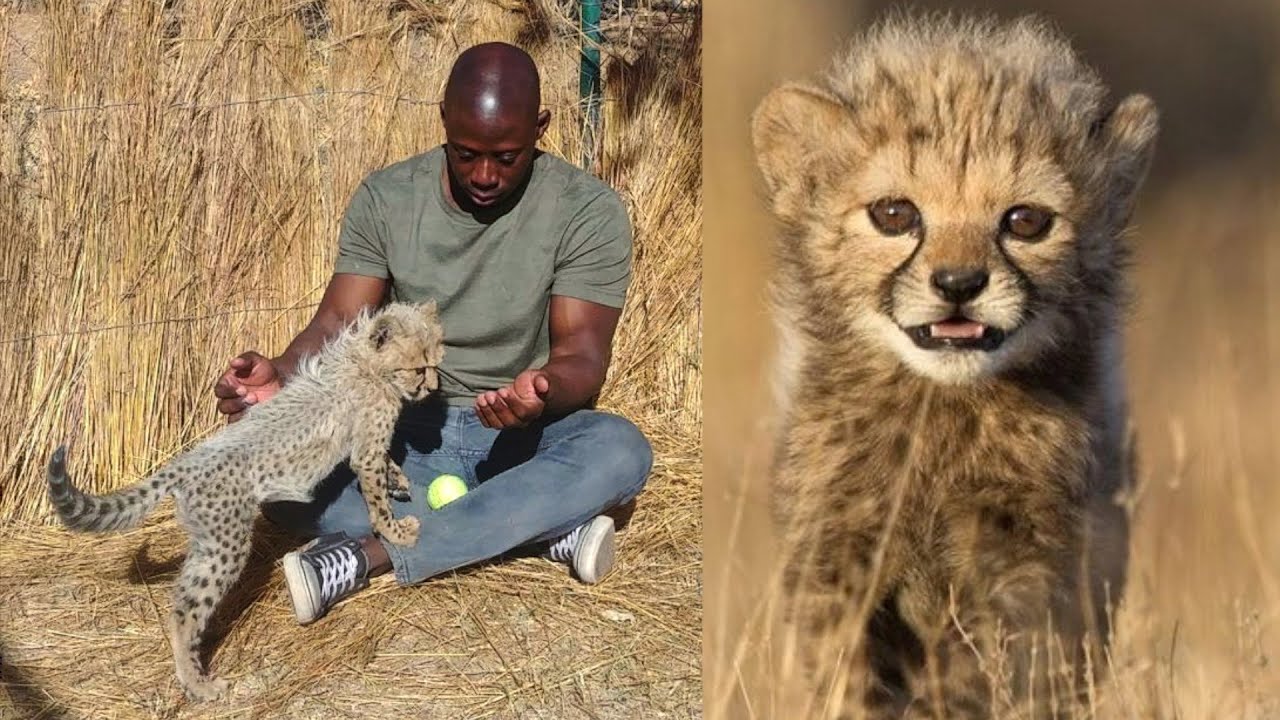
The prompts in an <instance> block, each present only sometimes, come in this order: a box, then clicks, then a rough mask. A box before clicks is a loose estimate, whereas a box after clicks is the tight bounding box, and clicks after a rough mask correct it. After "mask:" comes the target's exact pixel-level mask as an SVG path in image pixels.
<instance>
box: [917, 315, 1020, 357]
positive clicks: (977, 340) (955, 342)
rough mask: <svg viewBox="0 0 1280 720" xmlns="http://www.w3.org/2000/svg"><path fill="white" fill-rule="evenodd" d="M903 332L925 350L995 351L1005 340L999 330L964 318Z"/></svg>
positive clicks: (921, 326)
mask: <svg viewBox="0 0 1280 720" xmlns="http://www.w3.org/2000/svg"><path fill="white" fill-rule="evenodd" d="M903 331H904V332H906V333H907V335H909V336H910V337H911V340H912V341H913V342H915V344H916V345H917V346H918V347H921V348H924V349H925V350H943V349H951V350H995V349H996V348H998V347H1000V343H1002V342H1004V338H1005V332H1004V331H1003V330H1001V329H1000V328H995V327H991V326H990V325H983V324H982V323H980V322H977V321H974V320H970V319H969V318H965V317H952V318H947V319H946V320H942V321H940V322H936V323H928V324H927V325H915V326H912V327H908V328H903Z"/></svg>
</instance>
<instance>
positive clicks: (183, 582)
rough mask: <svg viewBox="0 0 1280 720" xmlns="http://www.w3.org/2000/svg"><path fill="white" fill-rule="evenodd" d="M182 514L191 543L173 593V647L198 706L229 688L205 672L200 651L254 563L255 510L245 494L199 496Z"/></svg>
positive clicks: (184, 504) (188, 500)
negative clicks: (225, 603) (230, 595)
mask: <svg viewBox="0 0 1280 720" xmlns="http://www.w3.org/2000/svg"><path fill="white" fill-rule="evenodd" d="M178 511H179V517H180V519H181V522H182V524H183V526H184V527H186V529H187V531H188V532H189V533H190V534H191V541H190V549H189V551H188V553H187V559H186V562H185V563H183V565H182V571H181V572H180V573H179V575H178V580H177V582H176V583H175V584H174V588H173V611H172V612H171V613H170V615H169V642H170V644H171V645H172V647H173V660H174V663H175V665H176V667H177V674H178V683H179V684H180V685H181V686H182V689H183V690H184V691H185V692H186V693H187V695H188V696H189V697H191V698H192V699H193V700H212V699H214V698H216V697H218V696H220V695H222V694H223V693H224V692H225V691H226V689H227V683H226V681H225V680H222V679H220V678H217V677H216V676H214V675H213V674H212V673H209V674H205V673H203V672H201V668H200V645H201V641H202V640H203V637H204V632H205V630H206V629H207V628H208V625H209V619H210V618H211V617H212V616H213V613H214V611H215V610H216V609H217V607H218V604H219V603H220V602H222V599H223V598H224V597H225V596H226V594H227V591H228V590H230V589H231V586H232V585H234V584H235V581H236V579H237V578H238V577H239V576H240V572H241V571H242V570H243V569H244V566H245V562H246V561H247V560H248V558H249V548H250V544H249V541H250V537H251V534H252V531H253V517H254V511H255V505H254V501H253V499H252V498H251V497H249V496H248V495H245V494H240V495H236V494H233V493H228V494H227V495H225V496H222V497H218V498H205V497H201V496H199V495H195V496H190V497H182V498H181V499H179V501H178Z"/></svg>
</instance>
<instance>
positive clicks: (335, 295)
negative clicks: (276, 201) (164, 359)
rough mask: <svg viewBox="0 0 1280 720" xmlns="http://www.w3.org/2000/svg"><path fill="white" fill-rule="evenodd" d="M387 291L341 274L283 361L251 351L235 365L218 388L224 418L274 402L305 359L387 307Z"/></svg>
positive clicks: (382, 283) (376, 281)
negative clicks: (363, 314)
mask: <svg viewBox="0 0 1280 720" xmlns="http://www.w3.org/2000/svg"><path fill="white" fill-rule="evenodd" d="M386 290H387V281H386V280H384V279H382V278H376V277H367V276H364V275H350V274H342V273H340V274H335V275H334V276H333V278H332V279H330V280H329V285H328V287H326V288H325V291H324V297H322V298H321V299H320V307H318V308H316V314H315V315H314V316H313V317H312V318H311V322H309V323H308V324H307V327H306V328H304V329H303V330H302V332H300V333H298V336H297V337H295V338H294V339H293V341H292V342H290V343H289V346H288V347H287V348H285V351H284V352H283V353H281V354H280V356H279V357H277V358H275V359H269V358H267V357H264V356H263V355H260V354H258V353H256V352H254V351H252V350H250V351H248V352H245V353H241V354H240V355H239V356H238V357H236V358H235V359H233V360H232V361H231V366H230V368H228V369H227V371H226V372H225V373H224V374H223V375H222V377H221V378H220V379H219V380H218V382H217V384H216V385H214V388H213V394H214V395H215V396H217V398H218V412H220V413H222V414H223V415H226V416H227V418H228V419H229V420H231V421H233V422H234V421H235V420H238V419H239V418H240V414H241V413H243V412H244V411H245V409H246V408H247V407H248V406H250V405H255V404H257V403H260V402H264V401H266V400H268V399H269V398H271V397H272V396H273V395H275V394H276V393H277V392H279V391H280V386H281V385H282V384H283V383H284V382H285V381H286V380H287V379H288V378H289V376H290V375H292V374H293V373H294V372H295V371H296V370H297V368H298V362H299V361H300V360H302V358H303V357H305V356H307V355H309V354H311V353H314V352H316V351H318V350H319V349H320V348H321V347H323V346H324V343H325V341H327V340H329V338H332V337H333V336H335V335H337V334H338V333H339V332H341V331H342V329H343V328H345V327H346V326H347V325H348V324H349V323H350V322H351V321H352V320H354V319H355V317H356V316H357V315H359V314H360V311H361V310H364V309H365V308H368V307H376V306H378V305H379V304H381V302H382V299H383V296H384V295H385V293H386Z"/></svg>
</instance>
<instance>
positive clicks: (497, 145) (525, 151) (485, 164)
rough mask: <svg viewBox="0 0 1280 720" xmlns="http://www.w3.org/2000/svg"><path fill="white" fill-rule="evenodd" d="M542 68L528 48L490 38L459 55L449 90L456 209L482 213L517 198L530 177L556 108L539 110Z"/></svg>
mask: <svg viewBox="0 0 1280 720" xmlns="http://www.w3.org/2000/svg"><path fill="white" fill-rule="evenodd" d="M541 106H542V91H541V88H540V86H539V82H538V68H537V66H536V65H534V64H533V58H531V57H529V54H528V53H526V52H525V51H523V50H521V49H520V48H517V47H515V46H513V45H508V44H506V43H485V44H484V45H476V46H475V47H473V48H469V49H467V50H466V51H464V52H463V53H462V54H461V55H459V56H458V59H457V61H455V62H454V64H453V70H452V71H450V73H449V82H448V84H446V85H445V88H444V102H442V103H441V104H440V118H441V120H443V121H444V135H445V151H446V155H445V156H446V157H447V158H448V160H449V162H448V170H449V176H448V178H447V179H448V181H449V190H450V194H451V196H452V198H453V200H454V202H455V203H457V204H458V206H459V207H462V208H464V209H469V210H479V209H484V208H490V207H494V206H496V205H498V204H499V203H501V202H502V201H503V200H504V199H506V198H508V197H513V193H514V192H515V190H516V189H517V188H519V187H520V185H521V183H522V182H523V181H524V180H525V179H526V178H528V177H529V173H530V172H531V168H532V163H533V160H534V158H535V157H536V156H537V143H538V140H539V139H541V138H542V134H543V133H544V132H546V129H547V124H548V123H549V122H550V121H551V113H550V112H548V111H547V110H542V109H540V108H541Z"/></svg>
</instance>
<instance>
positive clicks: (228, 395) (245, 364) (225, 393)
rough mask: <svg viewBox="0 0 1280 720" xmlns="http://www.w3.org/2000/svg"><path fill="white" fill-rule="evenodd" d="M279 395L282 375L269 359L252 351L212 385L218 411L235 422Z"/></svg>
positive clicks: (233, 361)
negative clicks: (246, 412) (252, 408)
mask: <svg viewBox="0 0 1280 720" xmlns="http://www.w3.org/2000/svg"><path fill="white" fill-rule="evenodd" d="M278 392H280V372H279V371H278V370H276V366H275V364H273V363H272V362H271V360H270V358H267V357H264V356H262V355H259V354H258V353H256V352H253V351H252V350H250V351H249V352H246V353H242V354H240V355H239V356H237V357H236V358H235V359H233V360H232V361H231V366H230V367H229V368H228V369H227V371H226V372H225V373H223V375H222V377H221V378H219V379H218V382H217V384H216V385H214V386H213V394H214V395H216V396H217V397H218V412H220V413H222V414H223V415H226V416H227V421H228V422H235V421H236V420H239V419H240V416H241V415H242V414H243V413H244V411H245V410H246V409H248V408H249V406H251V405H257V404H258V403H261V402H266V401H267V400H269V399H271V397H272V396H274V395H275V394H276V393H278Z"/></svg>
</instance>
